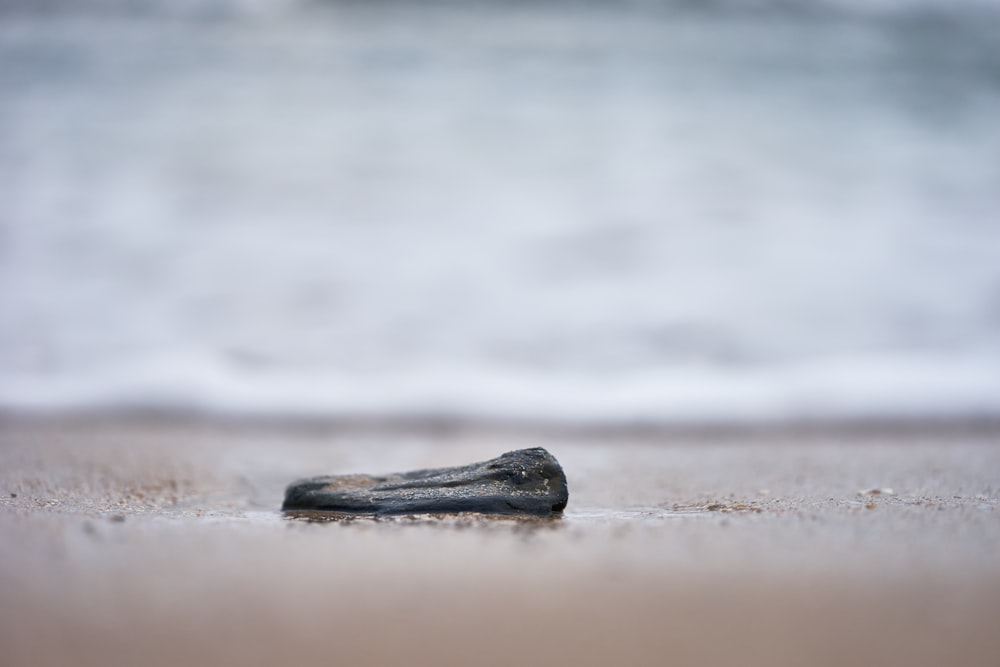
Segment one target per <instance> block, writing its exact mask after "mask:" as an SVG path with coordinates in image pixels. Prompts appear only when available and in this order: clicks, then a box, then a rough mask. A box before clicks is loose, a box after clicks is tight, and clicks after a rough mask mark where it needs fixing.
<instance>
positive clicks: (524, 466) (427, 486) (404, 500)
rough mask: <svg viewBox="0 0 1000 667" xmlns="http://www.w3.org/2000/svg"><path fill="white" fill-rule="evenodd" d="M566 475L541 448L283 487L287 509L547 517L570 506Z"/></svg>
mask: <svg viewBox="0 0 1000 667" xmlns="http://www.w3.org/2000/svg"><path fill="white" fill-rule="evenodd" d="M568 498H569V491H568V490H567V488H566V475H565V474H564V473H563V470H562V467H561V466H560V465H559V462H558V461H556V459H555V457H553V456H552V455H551V454H549V453H548V452H547V451H545V450H544V449H542V448H541V447H536V448H534V449H519V450H517V451H514V452H507V453H506V454H503V455H502V456H499V457H497V458H495V459H493V460H491V461H484V462H482V463H473V464H471V465H467V466H459V467H456V468H436V469H432V470H415V471H413V472H403V473H395V474H390V475H383V476H374V475H335V476H326V477H312V478H310V479H302V480H298V481H297V482H294V483H292V484H291V485H290V486H289V487H288V488H287V489H286V490H285V503H284V505H282V509H284V510H326V511H331V512H344V513H350V514H374V515H387V514H423V513H426V512H483V513H488V514H531V515H535V516H547V515H549V514H552V513H554V512H561V511H562V510H563V509H564V508H565V507H566V501H567V499H568Z"/></svg>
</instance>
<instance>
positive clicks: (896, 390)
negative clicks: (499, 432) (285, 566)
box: [0, 0, 1000, 421]
mask: <svg viewBox="0 0 1000 667" xmlns="http://www.w3.org/2000/svg"><path fill="white" fill-rule="evenodd" d="M998 10H1000V3H998V2H973V1H971V0H969V1H961V2H941V1H937V2H930V1H923V0H896V1H891V2H890V1H882V2H860V1H850V0H824V1H822V2H808V3H807V2H779V1H777V0H774V1H770V2H735V1H733V2H693V1H692V2H667V3H653V2H629V3H601V2H589V3H581V2H551V1H548V2H542V3H496V2H481V3H431V4H424V3H419V4H418V3H407V2H389V3H377V4H371V3H360V2H355V3H351V2H318V1H309V2H305V1H286V2H256V1H250V0H219V1H213V2H198V1H195V0H191V1H187V2H171V3H157V4H154V3H146V2H124V1H120V0H114V1H106V2H95V3H88V4H87V8H86V9H85V10H84V9H81V7H80V5H78V3H70V2H58V1H48V2H31V3H27V2H9V1H8V2H3V3H0V63H3V64H2V65H0V89H2V90H3V91H4V94H3V95H2V96H0V202H2V203H0V406H6V407H14V408H56V409H58V408H76V407H115V406H153V407H195V408H199V409H208V410H222V411H230V412H231V411H237V412H239V411H252V412H279V413H295V414H298V413H305V414H317V413H318V414H334V415H335V414H358V413H364V414H370V415H375V416H377V415H392V414H454V415H464V416H483V417H502V418H524V417H528V418H532V419H546V418H551V419H559V420H584V421H586V420H634V419H642V420H677V419H692V418H693V419H700V420H712V419H732V418H741V419H743V418H745V419H754V418H766V419H770V418H795V417H802V416H819V417H835V418H839V417H845V418H850V417H857V416H910V417H921V416H942V415H945V416H953V415H972V414H975V415H981V414H990V415H996V414H1000V222H998V221H1000V188H998V187H997V184H998V183H1000V161H998V160H997V157H996V156H997V155H1000V124H998V123H997V122H996V118H1000V21H997V20H994V19H995V18H996V17H997V16H1000V12H998ZM984 17H986V18H984Z"/></svg>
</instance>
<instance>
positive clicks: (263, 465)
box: [0, 416, 1000, 667]
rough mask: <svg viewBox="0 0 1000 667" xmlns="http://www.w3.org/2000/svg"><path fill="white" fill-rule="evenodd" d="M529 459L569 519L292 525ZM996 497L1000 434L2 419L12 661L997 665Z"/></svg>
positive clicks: (5, 643)
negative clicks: (559, 476)
mask: <svg viewBox="0 0 1000 667" xmlns="http://www.w3.org/2000/svg"><path fill="white" fill-rule="evenodd" d="M534 445H542V446H545V447H546V448H548V449H549V450H550V451H551V452H552V453H553V454H555V456H556V457H557V458H558V459H559V460H560V461H561V462H562V464H563V467H564V468H565V470H566V473H567V476H568V478H569V484H570V503H569V507H568V509H567V511H566V513H565V516H564V517H563V518H561V519H556V520H533V521H515V520H510V519H502V520H500V519H494V520H487V519H476V518H468V517H444V518H430V517H414V518H402V519H394V520H381V521H374V520H355V521H346V522H327V523H322V522H310V521H306V520H301V519H289V518H287V517H283V516H282V515H281V514H280V513H279V512H278V507H279V505H280V502H281V495H282V491H283V488H284V486H285V484H287V483H288V482H290V481H292V480H293V479H295V478H297V477H300V476H307V475H315V474H326V473H346V472H388V471H394V470H404V469H410V468H417V467H428V466H444V465H454V464H461V463H467V462H470V461H473V460H481V459H487V458H491V457H493V456H495V455H497V454H499V453H501V452H503V451H506V450H509V449H515V448H518V447H523V446H534ZM888 489H891V490H892V492H891V493H889V492H887V490H888ZM871 490H881V491H882V492H881V493H861V494H859V491H871ZM998 495H1000V429H997V427H996V426H995V425H979V426H978V427H976V428H971V427H963V426H961V425H950V426H929V425H928V426H926V427H922V426H914V427H910V428H902V429H900V428H889V429H868V428H851V429H848V428H826V429H812V430H797V429H761V430H756V431H741V430H739V429H732V430H729V431H717V432H698V431H688V432H679V431H678V432H660V433H656V432H647V433H639V432H637V433H628V432H618V433H613V432H605V433H600V432H591V433H585V432H578V433H570V432H565V433H553V432H548V433H543V432H537V433H532V432H530V431H516V430H504V429H484V428H481V429H456V430H435V429H428V428H416V427H414V428H387V429H378V428H369V429H363V428H353V429H341V428H333V426H332V425H327V426H323V425H316V424H313V425H306V424H298V425H291V424H285V425H281V424H260V423H258V424H237V423H231V422H228V423H227V422H222V421H214V422H213V421H199V420H192V419H189V420H178V419H174V420H167V419H160V420H156V419H143V420H139V419H127V418H115V419H94V418H88V419H77V420H69V419H60V420H56V419H26V418H14V417H11V416H7V417H4V418H3V420H2V422H0V602H2V607H0V609H2V617H0V663H2V664H3V665H5V666H8V667H16V666H20V665H74V666H77V667H83V666H87V665H181V664H185V665H200V664H205V665H208V664H212V665H237V664H238V665H254V664H261V665H263V664H271V665H273V664H283V663H310V664H330V665H370V664H371V665H374V664H381V665H513V664H516V665H602V666H603V665H665V664H669V665H693V664H706V665H737V664H738V665H746V666H751V667H752V666H755V665H797V666H802V665H820V666H821V665H848V664H864V665H910V666H914V665H953V664H954V665H998V664H1000V630H998V628H1000V621H998V619H1000V508H998Z"/></svg>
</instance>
